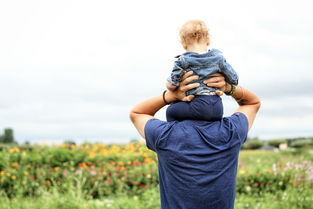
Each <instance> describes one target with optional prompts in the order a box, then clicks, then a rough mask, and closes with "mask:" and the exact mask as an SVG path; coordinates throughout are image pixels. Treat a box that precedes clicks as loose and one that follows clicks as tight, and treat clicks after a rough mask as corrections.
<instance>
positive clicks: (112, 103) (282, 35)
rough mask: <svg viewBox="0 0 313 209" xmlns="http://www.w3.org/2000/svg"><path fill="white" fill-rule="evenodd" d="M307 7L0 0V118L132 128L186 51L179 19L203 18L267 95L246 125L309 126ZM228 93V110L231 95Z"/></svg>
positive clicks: (42, 124)
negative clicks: (135, 109) (135, 115)
mask: <svg viewBox="0 0 313 209" xmlns="http://www.w3.org/2000/svg"><path fill="white" fill-rule="evenodd" d="M310 8H311V7H310V1H302V0H301V1H298V2H293V1H269V0H267V1H262V2H258V3H256V2H253V1H247V0H245V1H215V2H209V1H193V2H190V1H155V2H150V1H138V0H135V1H110V2H107V1H88V2H86V1H70V0H62V1H52V2H49V1H39V0H37V1H35V0H32V1H4V2H1V3H0V30H1V33H0V88H1V89H2V91H1V98H2V100H1V102H0V118H1V119H0V128H4V127H7V126H12V127H13V128H14V130H16V135H17V138H18V139H19V140H25V139H30V138H32V139H34V140H35V139H36V140H38V139H40V138H46V139H47V140H48V138H49V140H52V139H53V140H56V139H58V138H77V139H79V138H80V139H81V138H101V137H108V138H110V136H111V137H114V138H118V139H119V140H121V139H122V138H127V139H129V138H133V137H138V134H137V133H136V131H135V129H134V128H133V127H132V125H131V124H130V122H129V119H128V112H129V110H130V109H131V108H132V106H133V105H134V104H136V103H137V102H139V101H140V100H142V99H145V98H147V97H150V96H152V95H155V94H160V92H162V90H163V89H164V88H165V87H164V81H165V79H166V77H167V76H168V74H169V73H170V70H171V68H172V61H173V56H175V55H176V54H178V53H181V52H182V49H181V46H180V45H179V42H178V35H177V31H178V28H179V26H180V25H181V24H182V23H183V22H184V21H185V20H188V19H194V18H200V19H203V20H205V21H206V22H207V23H208V25H209V28H210V31H211V35H212V46H213V47H216V48H218V49H220V50H222V51H223V52H224V54H225V56H226V58H227V60H228V61H229V62H230V63H231V64H232V65H233V66H234V68H235V69H236V70H237V71H238V73H239V75H240V83H241V85H244V86H247V87H248V88H250V89H252V90H253V91H255V92H256V93H257V94H259V95H260V96H261V98H262V100H263V107H262V110H261V112H260V114H259V117H258V118H257V120H256V124H255V127H254V128H253V130H252V131H251V134H252V135H259V136H265V137H270V136H279V135H282V136H288V134H290V135H292V136H294V135H309V134H312V133H311V132H310V126H309V125H308V124H310V121H312V114H313V110H312V106H310V105H309V104H313V102H312V99H311V98H312V93H311V92H312V91H311V90H310V89H313V86H312V85H313V84H312V81H313V71H312V65H311V60H312V59H313V53H312V46H313V39H312V37H313V30H312V28H313V27H312V26H313V18H312V16H311V15H310V14H311V11H310V10H311V9H310ZM224 101H225V109H226V113H227V114H230V113H231V111H232V110H234V109H235V104H234V102H233V101H230V100H228V99H224ZM286 104H288V105H287V106H286ZM306 104H308V105H306ZM289 110H293V112H292V113H290V112H289ZM296 113H297V114H296ZM286 115H288V117H287V116H286ZM299 115H301V118H300V119H299V117H298V116H299ZM158 116H159V117H161V118H163V119H164V110H163V111H162V112H161V113H159V114H158ZM295 121H296V123H295ZM288 130H292V133H291V132H290V131H288Z"/></svg>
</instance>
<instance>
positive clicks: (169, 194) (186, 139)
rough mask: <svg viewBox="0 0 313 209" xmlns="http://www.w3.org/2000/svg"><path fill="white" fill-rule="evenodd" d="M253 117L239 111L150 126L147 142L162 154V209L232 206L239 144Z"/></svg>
mask: <svg viewBox="0 0 313 209" xmlns="http://www.w3.org/2000/svg"><path fill="white" fill-rule="evenodd" d="M247 133H248V120H247V118H246V116H245V115H244V114H243V113H235V114H233V115H232V116H230V117H224V118H223V119H222V120H220V121H214V122H209V121H196V120H185V121H181V122H177V121H173V122H165V121H161V120H158V119H150V120H149V121H148V122H147V123H146V125H145V137H146V144H147V147H148V148H149V149H151V150H153V151H155V152H156V153H157V156H158V167H159V182H160V195H161V207H162V209H232V208H234V201H235V191H236V188H235V187H236V174H237V164H238V154H239V150H240V146H241V145H242V144H243V143H244V142H245V140H246V138H247Z"/></svg>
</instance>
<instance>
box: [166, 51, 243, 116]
mask: <svg viewBox="0 0 313 209" xmlns="http://www.w3.org/2000/svg"><path fill="white" fill-rule="evenodd" d="M176 58H177V60H176V61H175V63H174V68H173V70H172V73H171V76H170V77H169V78H168V79H167V81H168V82H169V83H171V84H172V85H174V86H179V83H180V82H181V79H182V76H183V73H184V72H185V71H190V70H192V71H193V72H194V74H195V75H198V76H199V79H197V80H195V81H193V82H192V83H200V86H199V87H197V88H194V89H191V90H189V91H187V92H186V95H187V96H188V95H195V96H196V97H195V98H194V99H193V100H192V101H191V102H177V103H174V104H172V105H170V106H169V107H168V108H167V111H166V118H167V121H174V120H178V121H182V120H207V121H215V120H220V119H221V118H222V117H223V104H222V100H221V98H220V97H219V96H217V95H215V91H216V90H218V89H217V88H214V87H208V86H207V85H206V84H204V83H203V81H204V80H205V79H207V78H210V75H211V74H213V73H221V74H223V75H224V77H225V81H226V82H227V83H229V84H233V85H238V75H237V73H236V72H235V71H234V69H233V68H232V67H231V66H230V64H228V63H227V62H226V59H225V58H224V57H223V55H222V53H221V52H220V51H219V50H217V49H211V50H209V51H208V52H206V53H203V54H199V53H196V52H186V53H184V54H182V55H179V56H177V57H176Z"/></svg>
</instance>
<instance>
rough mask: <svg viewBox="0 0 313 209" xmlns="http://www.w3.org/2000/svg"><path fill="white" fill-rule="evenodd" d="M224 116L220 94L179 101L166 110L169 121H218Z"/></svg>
mask: <svg viewBox="0 0 313 209" xmlns="http://www.w3.org/2000/svg"><path fill="white" fill-rule="evenodd" d="M222 117H223V103H222V99H221V98H220V97H219V96H206V95H203V96H202V95H201V96H196V97H195V98H194V99H193V100H192V101H191V102H177V103H174V104H172V105H170V106H169V107H168V108H167V110H166V119H167V121H175V120H176V121H182V120H206V121H216V120H221V119H222Z"/></svg>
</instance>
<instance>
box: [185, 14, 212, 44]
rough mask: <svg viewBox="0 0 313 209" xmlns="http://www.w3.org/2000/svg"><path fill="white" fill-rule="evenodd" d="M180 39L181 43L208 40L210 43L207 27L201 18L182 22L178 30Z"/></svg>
mask: <svg viewBox="0 0 313 209" xmlns="http://www.w3.org/2000/svg"><path fill="white" fill-rule="evenodd" d="M179 36H180V40H181V42H182V43H183V44H186V45H190V44H193V43H200V42H206V41H207V42H208V44H210V37H209V36H210V35H209V29H208V27H207V26H206V24H205V23H204V22H203V21H201V20H189V21H187V22H186V23H184V24H183V26H182V27H181V28H180V31H179Z"/></svg>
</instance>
